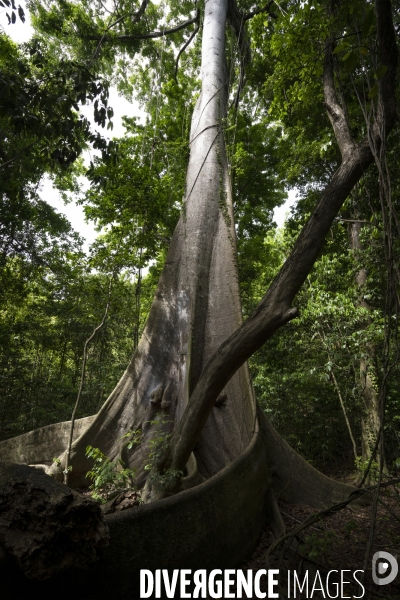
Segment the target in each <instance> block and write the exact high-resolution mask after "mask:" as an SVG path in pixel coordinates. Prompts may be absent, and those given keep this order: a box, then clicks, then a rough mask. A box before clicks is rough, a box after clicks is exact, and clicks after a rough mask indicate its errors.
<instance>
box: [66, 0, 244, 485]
mask: <svg viewBox="0 0 400 600" xmlns="http://www.w3.org/2000/svg"><path fill="white" fill-rule="evenodd" d="M227 9H228V0H210V1H209V2H207V4H206V7H205V17H204V32H203V48H202V92H201V95H200V97H199V99H198V101H197V104H196V107H195V110H194V113H193V118H192V127H191V134H190V148H191V152H190V160H189V166H188V172H187V185H186V198H185V206H184V211H183V214H182V216H181V219H180V221H179V223H178V225H177V227H176V230H175V233H174V236H173V239H172V242H171V247H170V249H169V253H168V256H167V260H166V263H165V266H164V269H163V272H162V275H161V278H160V282H159V285H158V288H157V292H156V295H155V298H154V301H153V305H152V308H151V311H150V315H149V318H148V321H147V324H146V327H145V330H144V333H143V336H142V339H141V340H140V343H139V345H138V348H137V350H136V352H135V355H134V357H133V359H132V361H131V363H130V365H129V366H128V369H127V370H126V372H125V374H124V375H123V377H122V379H121V381H120V382H119V384H118V385H117V387H116V389H115V390H114V392H113V393H112V394H111V396H110V397H109V399H108V400H107V401H106V403H105V404H104V406H103V407H102V409H101V410H100V412H99V413H98V415H97V417H96V419H95V420H94V421H93V423H92V424H91V426H90V428H89V429H88V430H87V431H86V432H85V433H84V434H83V435H82V437H81V438H80V439H79V440H78V441H77V442H75V444H74V445H73V449H72V453H71V462H70V464H71V465H72V472H71V475H70V484H71V485H83V484H84V483H85V481H84V478H85V473H86V472H87V471H88V469H89V468H90V463H89V461H87V460H86V459H85V448H86V446H87V445H88V444H90V445H92V446H94V447H99V448H101V450H102V451H103V452H104V453H105V454H107V455H108V456H109V457H110V458H115V457H116V456H118V454H119V453H120V450H121V444H122V442H121V437H122V436H123V435H124V434H126V433H127V432H128V431H129V430H136V429H141V430H142V436H143V437H142V440H143V441H142V444H141V446H140V448H137V449H133V450H132V451H131V452H130V453H127V452H125V453H124V454H123V459H124V461H125V462H126V463H127V464H129V465H130V466H131V467H135V468H136V469H137V474H138V479H139V481H140V482H143V480H144V477H145V474H146V473H147V471H144V467H145V465H146V464H147V463H148V462H149V459H148V455H149V452H150V448H149V442H150V441H151V439H152V438H153V437H154V435H155V431H156V430H157V429H159V428H160V429H162V431H163V432H164V435H167V434H168V433H169V432H170V431H172V430H173V429H174V428H175V426H176V425H177V423H178V422H179V421H180V419H181V417H182V414H183V412H184V410H185V407H186V404H187V402H188V398H189V396H190V395H191V393H192V391H193V389H194V387H195V385H196V383H197V380H198V378H199V375H200V373H201V371H202V369H203V366H204V364H205V363H206V362H207V360H208V359H209V358H210V356H211V355H212V354H213V353H214V352H215V351H216V350H217V348H218V347H219V346H220V345H221V344H222V342H224V341H225V340H226V339H227V338H228V337H229V336H230V335H231V334H232V333H233V332H234V331H235V330H237V329H238V327H239V326H240V324H241V306H240V297H239V284H238V276H237V267H236V247H235V229H234V221H233V210H232V193H231V187H230V181H229V177H228V169H227V160H226V152H225V145H224V136H223V125H222V119H223V118H224V116H225V114H226V105H227V97H228V74H227V68H226V61H225V28H226V18H227ZM154 421H156V422H157V423H154ZM254 427H255V400H254V395H253V390H252V386H251V382H250V377H249V373H248V368H247V365H246V364H244V365H243V366H242V367H241V368H240V369H239V370H238V371H237V372H236V373H235V374H234V376H233V377H232V379H231V380H230V381H229V382H227V384H226V387H225V388H224V390H223V391H222V397H221V401H220V402H219V403H218V405H217V406H216V407H215V408H214V409H213V410H212V411H211V414H210V415H209V417H208V420H207V424H206V426H205V428H204V430H203V431H202V433H201V435H200V438H199V439H198V441H197V444H196V448H195V451H194V455H195V457H196V460H197V464H198V469H199V472H200V474H201V476H202V477H204V478H208V477H210V476H212V475H214V474H215V473H217V472H218V471H220V470H221V469H222V468H223V467H225V466H226V465H227V464H229V463H230V462H231V461H232V460H234V459H235V458H237V457H238V456H239V455H240V454H241V453H242V452H243V450H244V449H245V448H246V447H247V445H248V444H249V441H250V439H251V436H252V433H253V432H254ZM55 474H56V473H55Z"/></svg>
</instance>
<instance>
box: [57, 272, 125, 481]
mask: <svg viewBox="0 0 400 600" xmlns="http://www.w3.org/2000/svg"><path fill="white" fill-rule="evenodd" d="M113 279H114V273H113V274H112V275H111V277H110V282H109V284H108V298H107V304H106V308H105V311H104V315H103V318H102V320H101V323H100V324H99V325H97V327H95V328H94V330H93V333H92V335H91V336H90V337H88V339H87V340H86V342H85V346H84V348H83V361H82V372H81V382H80V386H79V391H78V395H77V398H76V402H75V406H74V410H73V412H72V417H71V426H70V429H69V439H68V447H67V455H66V458H65V467H64V471H63V472H64V483H65V485H68V478H69V461H70V457H71V446H72V438H73V435H74V426H75V416H76V411H77V410H78V406H79V401H80V399H81V395H82V390H83V384H84V381H85V371H86V360H87V349H88V346H89V344H90V342H91V341H92V339H93V338H94V336H95V335H96V333H97V332H98V331H100V329H101V328H102V327H103V326H104V323H105V321H106V318H107V315H108V309H109V308H110V302H111V287H112V282H113Z"/></svg>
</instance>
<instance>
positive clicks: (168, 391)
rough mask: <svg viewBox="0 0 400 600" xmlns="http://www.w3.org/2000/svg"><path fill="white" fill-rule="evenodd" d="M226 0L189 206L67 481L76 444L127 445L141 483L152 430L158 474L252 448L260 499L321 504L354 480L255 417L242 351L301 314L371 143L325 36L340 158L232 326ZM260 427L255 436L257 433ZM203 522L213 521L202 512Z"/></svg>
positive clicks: (205, 73) (196, 127) (202, 466)
mask: <svg viewBox="0 0 400 600" xmlns="http://www.w3.org/2000/svg"><path fill="white" fill-rule="evenodd" d="M228 4H229V8H230V10H231V11H233V10H234V7H233V2H232V0H229V1H228V0H209V1H208V2H207V3H206V5H205V17H204V30H203V49H202V52H203V55H202V79H203V87H202V92H201V95H200V98H199V101H198V103H197V105H196V109H195V111H194V115H193V123H192V129H191V141H190V145H191V156H190V162H189V168H188V175H187V189H186V198H185V208H184V212H183V215H182V217H181V219H180V221H179V223H178V225H177V228H176V231H175V233H174V236H173V240H172V243H171V247H170V250H169V253H168V257H167V260H166V263H165V266H164V269H163V272H162V275H161V278H160V282H159V285H158V288H157V292H156V295H155V298H154V302H153V305H152V309H151V312H150V316H149V319H148V322H147V324H146V327H145V331H144V334H143V336H142V339H141V341H140V343H139V346H138V348H137V350H136V352H135V355H134V357H133V359H132V361H131V363H130V365H129V366H128V368H127V370H126V372H125V373H124V375H123V377H122V379H121V381H120V382H119V384H118V385H117V387H116V389H115V390H114V392H113V393H112V394H111V396H110V397H109V399H108V400H107V402H106V403H105V405H104V406H103V408H102V409H101V410H100V412H99V413H98V415H97V416H96V417H95V419H94V420H93V422H92V423H91V424H90V426H89V427H88V429H87V430H86V431H85V432H84V433H83V434H82V435H81V437H80V438H79V439H77V440H76V441H75V442H74V445H73V450H72V456H71V465H72V467H73V470H72V473H71V479H70V481H71V484H72V485H82V484H84V483H85V473H86V472H87V470H88V469H89V468H90V463H89V461H88V460H86V459H85V449H86V446H87V445H88V444H90V445H92V446H95V447H99V448H100V449H101V450H102V451H103V452H104V453H106V454H107V455H108V456H109V457H110V458H115V457H117V456H118V455H119V454H122V455H123V456H122V457H123V459H124V460H125V462H126V463H127V464H128V465H129V466H131V467H136V468H137V470H138V478H139V481H141V482H144V480H145V475H146V473H147V471H146V470H145V469H144V466H145V465H146V464H147V463H149V451H150V449H151V446H150V442H151V440H152V438H153V436H154V435H155V434H157V436H158V438H162V442H163V443H161V444H160V445H159V447H158V450H160V457H157V460H154V461H153V462H155V463H156V466H157V467H158V468H159V470H160V472H161V473H163V472H164V473H165V471H166V470H167V471H168V469H172V470H173V471H175V472H176V471H179V470H184V469H185V468H186V466H187V465H188V466H187V469H188V471H190V473H189V474H190V477H188V478H186V480H185V482H184V485H185V486H186V487H187V486H189V485H194V484H197V483H198V482H199V481H201V480H202V479H210V484H211V483H212V481H213V480H214V477H213V476H214V475H215V474H216V473H218V472H220V473H219V474H218V475H217V479H218V480H222V481H225V478H229V477H231V476H232V475H231V474H232V472H233V471H234V470H235V469H234V467H235V465H236V464H239V463H240V461H241V457H242V456H243V454H245V453H246V449H248V448H249V447H251V448H253V450H254V449H256V450H254V451H255V452H257V454H258V453H265V455H266V457H267V461H268V465H269V468H270V474H271V475H272V477H271V479H269V478H268V480H267V481H266V485H265V488H264V492H263V493H264V494H267V492H268V490H273V492H274V494H278V495H280V497H282V498H284V499H285V500H287V501H293V502H309V503H310V504H312V505H318V506H323V505H326V504H329V503H331V502H332V501H335V500H338V499H341V498H343V496H346V495H347V494H348V492H349V488H348V487H347V486H343V485H339V484H337V483H335V482H333V481H332V480H329V479H328V478H326V477H324V476H323V475H321V474H320V473H318V471H316V470H315V469H313V468H312V467H311V466H310V465H309V464H308V463H306V462H305V461H304V460H303V459H302V458H301V457H300V456H299V455H297V454H296V453H295V452H294V451H293V450H292V449H291V448H290V447H289V446H288V445H287V444H286V443H285V442H283V440H282V439H281V438H280V436H279V435H278V434H277V433H276V432H275V431H274V430H273V428H272V427H271V426H270V425H269V424H268V423H267V422H266V420H265V418H264V416H262V418H259V417H258V415H257V411H256V405H255V400H254V397H253V392H252V387H251V382H250V379H249V375H248V370H247V366H246V360H247V359H248V358H249V357H250V356H251V355H252V353H254V352H255V351H256V350H257V349H258V348H259V347H260V346H261V345H262V344H263V343H264V342H265V341H266V340H267V339H268V338H269V337H270V336H271V335H272V334H273V333H274V331H276V329H277V328H278V327H280V326H282V325H283V324H285V323H287V322H288V321H289V320H290V319H292V318H294V317H295V316H296V314H297V311H296V309H294V308H292V306H291V305H292V302H293V299H294V297H295V295H296V293H297V292H298V290H299V288H300V287H301V285H302V283H303V282H304V280H305V279H306V277H307V275H308V273H309V272H310V270H311V268H312V266H313V264H314V262H315V260H316V259H317V257H318V255H319V252H320V250H321V247H322V244H323V241H324V238H325V235H326V234H327V232H328V231H329V228H330V226H331V224H332V222H333V220H334V218H335V216H336V215H337V213H338V211H339V210H340V208H341V206H342V204H343V202H344V200H345V199H346V197H347V196H348V194H349V193H350V191H351V189H352V188H353V186H354V185H355V184H356V183H357V181H358V180H359V179H360V177H362V175H363V173H364V172H365V170H366V169H367V168H368V166H369V165H370V164H371V162H372V160H373V155H372V152H371V148H370V143H369V139H368V138H366V139H364V140H362V141H361V142H360V143H358V144H356V143H355V142H354V140H353V139H352V137H351V134H350V129H349V126H348V123H347V120H346V117H345V111H344V110H343V108H342V107H341V105H340V104H339V103H338V100H337V97H336V93H335V85H334V75H333V63H332V50H333V43H332V41H329V43H328V44H327V46H326V48H327V50H326V60H325V72H324V73H325V76H324V93H325V102H326V106H327V110H328V114H329V117H330V119H331V122H332V126H333V129H334V131H335V135H336V138H337V141H338V144H339V147H340V149H341V152H342V163H341V165H340V166H339V168H338V170H337V171H336V173H335V175H334V177H333V178H332V181H331V182H330V184H329V185H328V186H327V188H326V190H325V191H324V192H323V194H322V197H321V200H320V202H319V204H318V206H317V207H316V209H315V210H314V212H313V214H312V215H311V217H310V219H309V220H308V222H307V224H306V225H305V227H304V229H303V231H302V232H301V234H300V236H299V238H298V240H297V242H296V244H295V247H294V249H293V251H292V253H291V255H290V256H289V258H288V259H287V261H286V262H285V264H284V266H283V268H282V269H281V271H280V273H279V274H278V275H277V277H276V278H275V280H274V282H273V284H272V285H271V287H270V289H269V290H268V292H267V293H266V295H265V297H264V298H263V300H262V302H261V303H260V305H259V307H258V308H257V309H256V311H255V312H254V314H253V315H252V316H251V317H250V318H249V319H248V320H247V321H246V322H245V323H244V324H243V325H240V323H241V309H240V302H239V288H238V281H237V268H236V258H235V230H234V223H233V211H232V198H231V190H230V184H229V178H228V172H227V164H226V155H225V147H224V140H223V133H222V124H221V119H222V118H223V117H224V114H225V110H226V102H227V85H228V81H227V72H226V65H225V26H226V19H227V12H228ZM376 7H377V24H378V38H379V42H380V51H381V59H382V62H383V64H385V65H386V66H387V67H388V69H387V73H386V75H385V76H384V77H383V78H382V79H381V80H380V82H379V85H380V104H379V107H378V111H377V114H378V117H377V121H376V122H375V123H374V124H373V126H372V127H371V131H370V136H373V138H374V142H375V146H379V143H380V139H381V137H382V136H386V135H387V134H388V133H389V131H390V129H391V128H392V126H393V123H394V119H395V111H396V104H395V96H394V85H395V84H394V81H395V73H396V68H397V52H396V46H395V36H394V30H393V25H392V18H391V5H390V2H389V1H388V0H376ZM217 399H218V400H219V401H218V402H217V403H216V400H217ZM139 428H140V429H141V430H142V434H143V435H142V438H143V439H142V443H141V445H140V447H138V448H136V449H135V448H134V449H132V451H131V452H126V451H125V450H126V448H125V450H124V441H123V440H121V437H122V436H123V435H124V434H126V433H127V432H128V431H129V430H132V429H133V430H136V429H139ZM160 429H161V430H162V432H163V434H162V435H160V431H159V430H160ZM259 430H260V434H258V433H257V434H255V433H254V432H257V431H259ZM171 431H174V433H173V435H172V437H171V438H170V439H169V438H167V437H166V436H167V435H168V434H169V433H170V432H171ZM157 432H158V433H157ZM256 435H257V436H258V438H259V437H260V435H261V439H262V443H257V444H256V445H255V444H254V440H255V436H256ZM166 442H168V443H166ZM157 453H158V452H157ZM157 453H156V454H157ZM191 455H192V459H191V460H189V459H190V456H191ZM195 462H197V468H198V473H197V474H196V467H193V464H194V463H195ZM189 463H190V465H189ZM260 464H261V463H260ZM227 465H228V467H227ZM230 466H232V469H231V468H230ZM224 467H225V468H224ZM267 472H268V471H267V469H266V467H265V464H264V463H263V467H262V469H261V470H260V473H259V477H260V476H262V474H264V476H265V477H266V478H267V477H268V476H267ZM259 477H258V478H257V480H258V479H259ZM206 483H207V484H208V483H209V482H205V483H203V484H201V485H200V486H199V488H202V489H205V488H207V489H208V486H206ZM204 486H205V487H204ZM188 491H190V490H186V491H184V492H182V494H181V495H180V496H181V500H178V499H177V500H176V506H178V505H179V503H180V502H182V503H183V504H184V503H185V502H186V500H185V498H189V497H192V495H191V494H187V492H188ZM192 491H193V493H195V490H192ZM165 493H166V490H165V488H164V489H162V486H161V490H160V488H157V486H156V485H149V486H148V498H149V499H155V498H157V497H162V496H163V495H164V494H165ZM246 493H248V495H249V497H251V495H252V494H253V489H252V488H251V487H249V488H248V489H247V490H246ZM274 494H271V498H272V500H273V496H274ZM168 500H169V499H168ZM168 500H167V501H166V502H167V504H168ZM231 502H232V505H231V508H232V511H230V513H229V515H230V516H229V519H230V523H231V524H232V526H233V525H234V523H235V519H238V518H239V517H242V516H243V515H241V508H240V506H239V505H236V504H235V503H236V499H235V498H234V497H232V499H231ZM163 506H164V505H163V502H156V503H154V514H156V513H157V511H161V512H162V511H163V510H164V509H163V508H162V507H163ZM165 506H166V505H165ZM168 506H169V504H168ZM174 506H175V504H174ZM148 508H149V509H151V507H148ZM146 514H147V513H146ZM157 514H158V513H157ZM260 515H261V513H260V511H259V509H258V512H257V515H256V517H255V520H254V522H253V525H254V523H257V522H258V523H259V524H261V517H260ZM209 518H210V520H212V516H211V513H210V514H209ZM121 519H124V517H121ZM157 526H158V525H157V523H156V522H154V527H157ZM185 527H186V523H185ZM210 527H212V524H211V521H210ZM211 530H212V529H210V531H211ZM148 533H149V536H151V535H152V534H151V532H150V531H149V532H148ZM206 537H207V536H206ZM134 543H135V542H134V540H132V544H134ZM199 544H203V545H204V544H205V545H207V544H208V545H209V544H210V540H207V539H206V538H204V537H203V538H202V541H201V542H200V541H199ZM201 547H203V546H201ZM204 547H205V546H204Z"/></svg>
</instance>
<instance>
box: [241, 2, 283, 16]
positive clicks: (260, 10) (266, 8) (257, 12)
mask: <svg viewBox="0 0 400 600" xmlns="http://www.w3.org/2000/svg"><path fill="white" fill-rule="evenodd" d="M273 3H274V2H273V0H270V2H268V3H267V4H266V5H265V6H263V7H262V8H256V9H255V10H253V11H251V12H248V13H246V14H245V15H244V17H243V21H249V20H250V19H252V18H253V17H255V16H256V15H260V14H262V13H265V12H267V13H268V14H269V15H270V16H271V17H272V18H273V19H277V18H278V15H276V14H275V13H273V12H272V10H271V6H272V5H273Z"/></svg>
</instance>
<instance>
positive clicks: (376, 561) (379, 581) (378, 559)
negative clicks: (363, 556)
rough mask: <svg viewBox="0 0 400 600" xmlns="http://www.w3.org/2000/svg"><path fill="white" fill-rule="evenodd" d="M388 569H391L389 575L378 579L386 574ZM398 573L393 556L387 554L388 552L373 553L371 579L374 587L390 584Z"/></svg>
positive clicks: (397, 566)
mask: <svg viewBox="0 0 400 600" xmlns="http://www.w3.org/2000/svg"><path fill="white" fill-rule="evenodd" d="M389 567H391V569H390V572H389V575H386V577H380V575H385V573H388V571H389ZM398 572H399V565H398V564H397V560H396V559H395V557H394V556H392V555H391V554H389V552H383V551H380V552H375V554H374V556H373V557H372V579H373V581H374V583H376V585H388V584H389V583H392V581H394V580H395V579H396V577H397V573H398Z"/></svg>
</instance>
